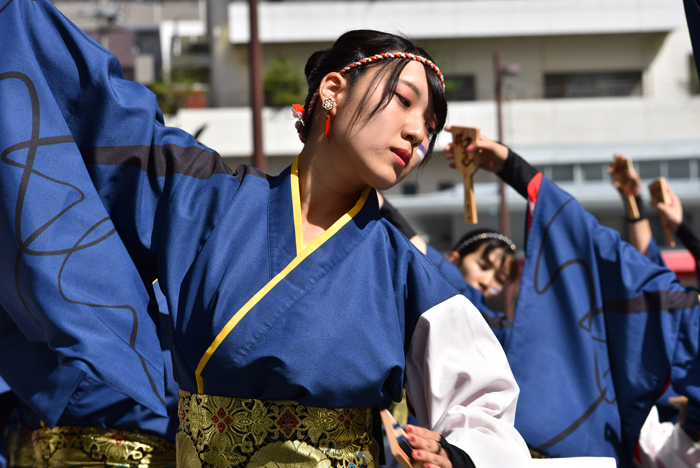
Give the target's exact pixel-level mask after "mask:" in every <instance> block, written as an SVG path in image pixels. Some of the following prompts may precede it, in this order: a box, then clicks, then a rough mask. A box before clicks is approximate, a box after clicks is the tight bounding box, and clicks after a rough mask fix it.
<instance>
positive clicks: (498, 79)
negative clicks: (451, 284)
mask: <svg viewBox="0 0 700 468" xmlns="http://www.w3.org/2000/svg"><path fill="white" fill-rule="evenodd" d="M493 68H494V73H495V85H496V86H495V87H496V89H495V91H496V120H497V125H498V141H500V142H501V143H504V141H503V140H504V136H503V77H504V76H516V75H518V74H519V73H520V67H519V66H518V65H515V64H508V65H503V64H502V63H501V53H500V52H496V53H495V54H493ZM498 189H499V192H500V195H501V209H500V214H501V219H500V221H501V223H500V224H501V233H502V234H504V235H506V236H508V237H511V236H510V213H509V212H508V200H507V198H506V184H505V182H503V181H502V180H500V179H499V186H498ZM513 261H515V260H513ZM514 296H515V284H514V283H511V282H507V283H506V284H505V287H504V289H503V311H504V312H505V313H506V316H507V317H508V319H509V320H510V321H511V322H512V321H513V318H514V317H515V297H514Z"/></svg>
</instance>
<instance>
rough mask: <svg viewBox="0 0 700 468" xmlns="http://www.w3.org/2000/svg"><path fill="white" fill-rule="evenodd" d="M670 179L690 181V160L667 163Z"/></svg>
mask: <svg viewBox="0 0 700 468" xmlns="http://www.w3.org/2000/svg"><path fill="white" fill-rule="evenodd" d="M666 164H667V169H668V178H669V179H690V160H688V159H676V160H671V161H667V162H666Z"/></svg>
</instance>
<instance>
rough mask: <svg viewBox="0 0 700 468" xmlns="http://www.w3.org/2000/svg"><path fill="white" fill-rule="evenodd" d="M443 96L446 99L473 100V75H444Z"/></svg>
mask: <svg viewBox="0 0 700 468" xmlns="http://www.w3.org/2000/svg"><path fill="white" fill-rule="evenodd" d="M445 97H447V100H448V101H473V100H475V99H476V90H475V85H474V76H473V75H461V76H460V75H445Z"/></svg>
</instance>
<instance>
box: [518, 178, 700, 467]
mask: <svg viewBox="0 0 700 468" xmlns="http://www.w3.org/2000/svg"><path fill="white" fill-rule="evenodd" d="M699 320H700V306H699V305H698V297H697V291H694V290H687V289H685V288H684V287H683V286H681V285H680V284H679V283H678V280H677V278H676V275H675V274H674V273H673V272H672V271H670V270H668V269H667V268H665V267H663V266H661V265H658V264H654V263H652V262H651V261H650V260H649V259H648V258H646V257H645V256H644V255H642V254H640V253H639V252H638V251H637V250H636V249H634V247H632V246H631V245H629V244H628V243H626V242H623V241H622V240H621V239H620V236H619V233H617V231H614V230H612V229H609V228H606V227H604V226H601V225H600V224H599V223H598V222H597V220H596V219H595V218H594V217H593V216H592V215H590V214H589V213H587V212H586V211H585V210H584V209H583V207H581V205H580V204H579V203H578V202H577V201H576V200H575V199H573V198H572V197H571V196H570V195H569V194H567V193H566V192H564V191H562V190H560V189H559V188H558V187H556V185H555V184H553V183H552V182H550V181H549V180H547V179H546V178H543V180H542V185H541V187H540V194H539V197H538V203H537V206H536V208H535V212H534V215H533V219H532V224H531V228H530V233H529V237H528V241H527V246H526V259H525V264H524V269H523V275H522V280H521V285H520V295H519V297H518V304H517V309H516V314H515V321H514V323H513V329H512V332H511V338H510V340H509V343H508V346H507V347H506V354H507V356H508V359H509V362H510V364H511V367H512V369H513V373H514V375H515V377H516V380H517V381H518V384H519V385H520V388H521V397H520V400H519V402H518V415H516V427H518V429H519V430H520V431H521V433H522V434H523V436H524V437H525V440H526V441H527V442H528V444H530V445H531V446H532V447H533V448H534V449H535V450H537V451H538V452H542V453H545V454H547V455H549V456H579V455H583V454H584V452H582V449H581V447H584V446H585V447H587V449H586V451H585V454H587V455H589V456H614V457H616V458H617V459H618V460H621V459H627V457H629V456H631V453H632V452H633V450H634V446H635V443H636V441H637V439H638V436H639V431H640V429H641V427H642V424H643V423H644V420H645V419H646V416H647V414H648V412H649V409H650V408H651V406H652V405H653V404H654V402H655V401H656V400H657V398H658V397H659V396H660V394H661V393H662V391H663V389H664V387H665V385H666V383H667V382H668V381H669V377H670V381H671V383H672V385H673V387H674V389H675V390H676V391H677V392H678V393H680V394H683V395H686V396H688V398H689V399H690V400H692V401H695V402H698V401H700V393H698V388H700V386H699V385H700V380H699V379H700V373H699V372H698V365H699V364H700V354H699V350H700V342H699V338H700V323H699ZM533 363H536V364H534V365H533ZM544 394H547V395H566V398H559V397H557V398H549V399H547V401H546V402H544V401H543V399H542V395H544ZM573 434H575V436H574V437H570V436H571V435H573Z"/></svg>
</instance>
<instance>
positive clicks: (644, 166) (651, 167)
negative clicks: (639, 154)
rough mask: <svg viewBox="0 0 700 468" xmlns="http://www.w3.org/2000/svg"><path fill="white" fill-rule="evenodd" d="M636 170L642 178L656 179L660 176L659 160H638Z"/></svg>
mask: <svg viewBox="0 0 700 468" xmlns="http://www.w3.org/2000/svg"><path fill="white" fill-rule="evenodd" d="M638 171H639V177H641V178H642V179H656V178H657V177H659V176H661V164H660V163H659V161H640V162H639V169H638Z"/></svg>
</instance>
